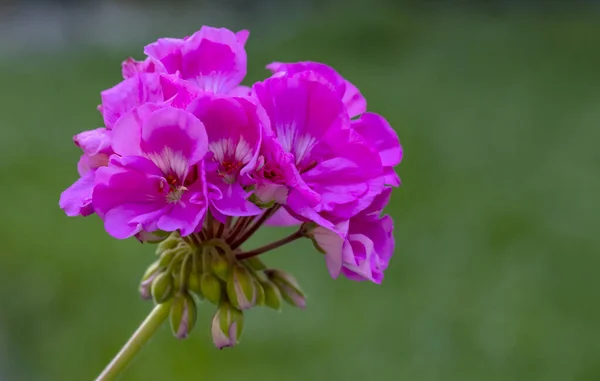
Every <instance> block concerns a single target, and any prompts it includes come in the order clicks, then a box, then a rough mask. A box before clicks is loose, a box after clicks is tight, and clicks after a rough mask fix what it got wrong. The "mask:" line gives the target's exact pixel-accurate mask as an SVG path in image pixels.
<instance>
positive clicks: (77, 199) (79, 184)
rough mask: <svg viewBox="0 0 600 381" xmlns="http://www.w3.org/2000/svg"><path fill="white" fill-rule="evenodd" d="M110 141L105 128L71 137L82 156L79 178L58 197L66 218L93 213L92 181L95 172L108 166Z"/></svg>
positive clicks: (78, 168) (79, 163)
mask: <svg viewBox="0 0 600 381" xmlns="http://www.w3.org/2000/svg"><path fill="white" fill-rule="evenodd" d="M110 140H111V136H110V131H109V130H107V129H106V128H97V129H95V130H91V131H84V132H82V133H79V134H77V135H75V136H74V137H73V141H74V142H75V145H77V146H78V147H79V148H81V150H82V151H83V155H81V158H80V159H79V162H78V163H77V170H78V171H79V176H81V177H80V178H79V179H78V180H77V181H76V182H75V183H73V185H71V186H70V187H69V188H67V189H66V190H65V191H64V192H63V193H62V194H61V196H60V201H59V206H60V207H61V208H62V209H63V210H64V211H65V213H66V214H67V215H68V216H71V217H72V216H79V215H81V216H88V215H90V214H92V213H93V212H94V207H93V205H92V190H93V187H94V179H95V177H96V170H97V169H98V168H100V167H103V166H105V165H107V164H108V157H109V156H110V155H111V154H112V149H111V147H110Z"/></svg>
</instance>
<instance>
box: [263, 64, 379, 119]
mask: <svg viewBox="0 0 600 381" xmlns="http://www.w3.org/2000/svg"><path fill="white" fill-rule="evenodd" d="M267 69H269V70H271V71H272V72H273V73H282V72H283V73H287V74H289V75H292V74H296V73H300V72H303V71H311V72H313V73H317V74H318V75H321V76H322V77H323V78H324V79H325V80H326V81H328V82H330V83H331V84H332V85H333V86H334V87H335V88H336V89H337V93H338V94H340V96H341V97H342V100H343V102H344V105H345V106H346V109H347V112H348V115H349V116H350V117H351V118H353V117H355V116H357V115H360V114H362V113H363V112H365V111H366V110H367V101H366V99H365V98H364V97H363V96H362V94H361V93H360V91H359V90H358V88H357V87H356V86H354V85H353V84H352V83H350V81H348V80H346V79H344V78H343V77H342V76H341V75H340V74H339V73H338V72H337V71H335V69H333V68H332V67H331V66H328V65H326V64H323V63H320V62H312V61H303V62H294V63H283V62H273V63H271V64H269V65H267Z"/></svg>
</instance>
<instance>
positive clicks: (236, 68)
mask: <svg viewBox="0 0 600 381" xmlns="http://www.w3.org/2000/svg"><path fill="white" fill-rule="evenodd" d="M248 35H249V32H248V31H246V30H242V31H240V32H237V33H234V32H232V31H230V30H228V29H225V28H212V27H209V26H203V27H202V28H201V29H200V30H199V31H198V32H196V33H194V34H193V35H192V36H190V37H188V38H184V39H176V38H161V39H159V40H158V41H156V42H154V43H152V44H150V45H147V46H146V47H145V49H144V53H146V54H147V55H148V56H149V57H150V58H151V59H153V60H155V61H157V62H158V63H159V64H160V66H162V68H164V70H165V72H167V73H170V74H178V75H179V76H180V77H181V78H182V79H184V80H186V81H189V82H191V83H193V84H195V85H196V86H197V87H198V88H200V89H201V90H205V91H211V92H214V93H218V94H227V93H229V92H231V91H234V90H235V89H236V87H237V86H238V85H239V84H240V83H241V82H242V80H243V79H244V77H245V76H246V50H245V48H244V45H245V44H246V40H247V39H248ZM140 66H141V69H143V68H144V67H145V66H148V67H150V66H151V65H150V64H140V65H138V66H137V67H140ZM162 68H160V70H162ZM152 69H153V70H156V68H155V67H154V68H152ZM130 71H131V70H129V69H128V71H127V74H128V75H129V72H130Z"/></svg>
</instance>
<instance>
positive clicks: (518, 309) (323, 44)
mask: <svg viewBox="0 0 600 381" xmlns="http://www.w3.org/2000/svg"><path fill="white" fill-rule="evenodd" d="M597 21H598V19H597V17H596V16H595V15H593V14H583V13H563V14H547V15H535V14H524V13H514V14H510V13H503V14H495V15H490V14H485V13H469V12H464V13H460V12H450V11H448V12H437V13H419V12H410V13H401V12H400V11H399V10H397V9H391V8H390V9H383V10H376V9H372V10H370V11H368V12H367V11H365V12H362V13H358V12H354V13H352V12H348V13H346V14H345V15H344V17H337V18H335V17H333V14H331V13H325V14H323V15H320V16H319V17H314V18H313V19H311V21H310V22H307V23H306V24H305V25H301V26H300V27H299V32H298V33H296V34H293V35H291V37H290V38H287V39H285V40H276V39H274V38H272V39H270V38H269V36H268V33H266V32H267V31H268V28H264V29H263V32H264V33H263V35H262V36H261V34H260V33H257V35H258V36H254V38H251V39H250V41H249V43H248V52H249V76H248V81H247V82H248V83H251V82H252V81H254V80H258V79H260V78H263V77H264V76H265V75H266V74H267V72H266V71H265V70H264V69H263V67H264V65H265V64H267V63H268V62H271V61H273V60H280V61H296V60H307V59H311V60H319V61H323V62H326V63H329V64H331V65H333V66H334V67H336V68H337V69H338V70H339V71H340V72H341V73H342V74H343V75H345V76H346V77H347V78H349V79H350V80H351V81H353V82H354V83H355V84H356V85H357V86H358V87H359V88H360V89H361V90H362V91H363V93H364V95H365V96H366V97H367V99H368V102H369V108H370V110H371V111H374V112H378V113H381V114H383V115H385V116H386V117H387V118H388V119H389V121H390V122H391V124H392V125H393V126H394V127H395V128H396V129H397V131H398V134H399V136H400V138H401V140H402V143H403V146H404V148H405V158H404V162H403V163H402V165H401V166H400V167H399V168H398V171H399V173H400V175H401V177H402V179H403V182H404V184H403V186H402V187H401V188H400V189H398V190H397V191H395V193H394V195H393V199H392V202H391V204H390V206H389V209H388V212H389V213H390V214H391V215H393V217H394V219H395V221H396V229H397V230H396V234H395V235H396V240H397V252H396V255H395V257H394V259H393V261H392V263H391V266H390V268H389V269H388V271H387V273H386V279H385V280H384V283H383V284H382V285H381V286H376V285H371V284H366V283H353V282H350V281H347V280H343V279H339V280H336V281H333V280H331V279H329V277H328V275H327V272H326V270H325V266H324V264H323V261H322V258H321V257H320V256H319V255H317V254H315V253H314V251H313V250H312V249H311V248H310V246H309V245H308V244H306V243H301V244H299V245H294V246H291V247H290V248H288V249H284V250H280V251H278V252H275V253H271V254H268V255H267V258H266V260H267V261H268V263H269V264H272V265H273V266H277V267H281V268H284V269H286V270H289V271H291V272H293V273H294V274H295V275H296V276H297V278H298V279H299V280H300V282H301V284H303V286H304V288H305V289H306V291H307V294H308V295H309V303H308V308H307V309H306V310H304V311H296V310H293V309H292V308H285V310H284V311H283V313H281V314H276V313H273V312H271V311H266V310H256V311H251V312H250V313H248V314H247V324H246V331H245V332H244V335H243V338H242V342H241V345H240V346H239V347H237V348H235V349H234V350H226V351H217V350H215V349H214V348H213V347H212V344H211V343H210V337H209V321H210V316H211V314H212V312H213V311H212V308H210V307H208V306H202V307H205V308H202V307H201V310H200V313H199V315H200V319H199V322H198V324H197V328H196V331H195V332H194V334H193V335H192V337H191V338H190V339H189V340H187V341H183V342H177V341H176V340H175V339H173V338H172V337H171V336H170V333H169V330H168V328H167V327H163V329H162V330H161V331H160V332H159V334H158V335H157V336H156V337H155V338H154V339H153V341H152V342H151V343H150V345H149V346H147V347H146V348H145V349H144V350H143V352H142V353H141V354H140V356H139V358H138V359H137V360H136V362H135V363H134V365H133V366H131V367H130V368H129V369H128V371H127V373H126V375H125V376H124V377H123V380H159V379H164V380H175V379H177V380H196V379H199V380H215V381H216V380H231V379H234V378H235V379H240V380H256V379H265V380H270V379H273V380H291V381H293V380H306V379H311V380H313V379H314V380H321V379H328V380H371V379H383V380H396V379H402V380H424V381H425V380H460V381H464V380H527V381H529V380H548V381H549V380H561V381H564V380H597V379H599V378H600V362H598V358H599V356H600V341H599V340H598V338H599V337H600V325H599V324H600V323H599V322H600V308H599V307H598V300H600V298H599V297H600V292H599V287H598V283H597V281H596V279H597V277H596V272H597V268H598V266H599V265H600V258H599V257H598V255H599V254H600V250H599V249H600V238H599V237H598V226H600V224H599V223H598V222H599V221H598V213H597V212H598V203H597V198H598V194H600V192H599V190H600V179H599V177H598V173H599V168H600V156H599V154H598V152H600V151H599V150H598V148H597V144H598V143H597V142H598V141H599V138H600V129H599V128H598V124H599V121H600V78H599V75H598V68H599V67H600V50H599V49H598V46H600V29H599V28H598V22H597ZM271 33H276V30H275V31H271ZM140 54H141V47H137V48H135V49H131V50H130V51H126V52H112V51H111V52H107V51H98V50H93V51H78V52H76V54H75V53H73V54H67V55H62V56H57V57H41V58H38V57H31V58H30V59H27V60H21V61H19V62H12V63H8V64H1V65H0V69H1V70H0V88H2V91H1V92H0V152H1V161H0V179H2V180H1V181H2V182H1V184H2V186H1V187H0V197H1V199H2V200H3V205H2V207H1V208H0V210H1V212H0V213H1V216H2V220H1V222H0V231H2V233H3V236H4V239H3V243H2V250H3V254H2V255H1V256H0V300H2V307H1V312H0V378H2V379H7V380H13V379H14V380H80V379H92V378H93V377H95V376H96V375H97V373H98V372H99V371H100V370H101V369H102V367H103V366H104V365H105V364H106V363H107V362H108V361H109V360H110V358H111V357H112V356H113V355H114V354H115V353H116V351H117V350H118V349H119V347H120V346H121V345H122V344H123V343H124V342H125V340H126V338H127V337H128V336H129V335H130V334H131V333H132V331H133V330H134V328H135V327H136V325H137V324H138V323H139V322H140V321H141V320H142V319H143V317H144V316H145V314H146V313H147V312H148V310H149V309H150V305H149V304H148V303H145V302H142V301H141V300H140V299H139V297H138V295H137V293H136V289H137V282H138V280H139V276H140V275H141V273H142V272H143V270H144V268H145V266H146V265H147V264H149V263H150V262H151V261H152V252H153V247H152V246H147V245H140V244H139V243H137V242H135V241H131V240H130V241H117V240H114V239H112V238H110V237H108V236H107V234H105V233H104V232H103V230H102V225H101V223H100V221H99V220H98V219H97V218H95V217H92V218H87V219H82V218H79V219H73V218H67V217H65V216H64V215H63V213H62V212H61V211H60V210H59V208H58V205H57V203H58V196H59V194H60V192H61V191H62V190H63V189H64V188H65V187H66V186H68V185H69V184H70V183H71V182H72V181H74V180H75V178H76V169H75V164H76V160H77V158H78V154H79V153H78V150H77V149H76V148H75V147H74V146H73V145H72V144H71V142H70V139H71V136H72V135H73V134H75V133H77V132H79V131H81V130H84V129H91V128H94V127H97V126H100V124H101V118H100V117H99V115H98V114H97V113H96V111H95V109H94V108H95V106H96V104H97V103H98V102H99V95H98V93H99V91H100V90H102V89H105V88H107V87H110V86H112V85H113V84H115V83H116V82H117V81H118V80H119V75H120V72H119V63H120V61H121V60H122V59H123V58H125V57H127V56H129V55H134V56H138V57H139V55H140ZM279 234H281V232H278V231H277V230H268V231H265V232H263V233H262V235H260V236H259V237H257V239H256V241H255V242H259V241H261V240H262V241H264V240H266V239H267V238H268V237H269V236H270V235H273V236H276V235H277V236H278V235H279Z"/></svg>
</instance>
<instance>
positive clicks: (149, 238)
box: [135, 230, 169, 243]
mask: <svg viewBox="0 0 600 381" xmlns="http://www.w3.org/2000/svg"><path fill="white" fill-rule="evenodd" d="M168 235H169V233H168V232H164V231H162V230H157V231H154V232H147V231H144V230H142V231H141V232H139V233H137V234H136V235H135V238H137V240H138V241H140V242H141V243H159V242H161V241H164V240H165V239H166V238H167V237H168Z"/></svg>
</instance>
